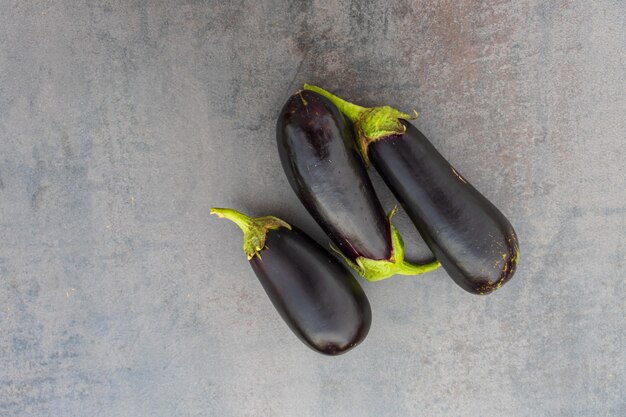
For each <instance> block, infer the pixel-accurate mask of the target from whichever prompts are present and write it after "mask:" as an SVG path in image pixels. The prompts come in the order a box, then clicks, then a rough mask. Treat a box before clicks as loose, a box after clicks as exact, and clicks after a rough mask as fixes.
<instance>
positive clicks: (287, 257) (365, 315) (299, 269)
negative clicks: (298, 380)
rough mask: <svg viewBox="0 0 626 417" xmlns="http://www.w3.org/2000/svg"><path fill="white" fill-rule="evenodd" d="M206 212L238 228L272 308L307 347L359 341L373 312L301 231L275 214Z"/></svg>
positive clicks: (326, 348) (325, 349) (335, 350)
mask: <svg viewBox="0 0 626 417" xmlns="http://www.w3.org/2000/svg"><path fill="white" fill-rule="evenodd" d="M211 213H213V214H216V215H218V216H219V217H222V218H226V219H229V220H232V221H233V222H235V223H236V224H237V225H238V226H239V227H240V228H241V230H242V231H243V234H244V243H243V249H244V252H245V253H246V255H247V257H248V261H249V262H250V265H251V266H252V269H253V270H254V272H255V274H256V276H257V277H258V279H259V281H261V284H262V285H263V288H264V289H265V292H266V293H267V295H268V297H269V298H270V300H271V301H272V303H273V304H274V307H275V308H276V310H278V312H279V313H280V315H281V316H282V318H283V320H285V322H286V323H287V325H288V326H289V327H290V328H291V330H292V331H293V332H294V333H295V334H296V335H297V336H298V337H299V338H300V340H302V341H303V342H304V343H305V344H306V345H307V346H309V347H310V348H312V349H313V350H315V351H317V352H320V353H323V354H326V355H338V354H341V353H344V352H347V351H348V350H350V349H352V348H353V347H355V346H356V345H358V344H359V343H361V342H362V341H363V340H364V339H365V337H366V336H367V333H368V331H369V328H370V325H371V322H372V311H371V309H370V304H369V301H368V300H367V297H366V296H365V293H364V292H363V289H362V288H361V286H360V285H359V283H358V282H357V281H356V279H355V278H354V277H353V276H352V274H351V273H350V271H348V270H347V269H346V268H345V267H344V266H343V265H342V264H341V262H339V261H338V260H337V259H335V258H334V257H333V256H332V255H331V254H330V253H329V252H328V251H327V250H325V249H324V248H323V247H321V246H320V245H318V244H317V243H316V242H315V241H314V240H313V239H311V238H310V237H309V236H308V235H306V234H305V233H304V232H302V231H301V230H299V229H298V228H296V227H294V226H291V225H289V224H288V223H286V222H285V221H283V220H281V219H278V218H276V217H272V216H267V217H259V218H254V219H253V218H250V217H248V216H246V215H244V214H242V213H239V212H237V211H235V210H232V209H226V208H213V209H211Z"/></svg>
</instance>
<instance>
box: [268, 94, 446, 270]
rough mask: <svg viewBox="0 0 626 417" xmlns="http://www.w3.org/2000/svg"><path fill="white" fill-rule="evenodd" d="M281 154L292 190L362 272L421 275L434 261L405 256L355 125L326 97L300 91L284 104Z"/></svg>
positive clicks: (279, 132)
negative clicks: (361, 149)
mask: <svg viewBox="0 0 626 417" xmlns="http://www.w3.org/2000/svg"><path fill="white" fill-rule="evenodd" d="M276 142H277V146H278V152H279V155H280V160H281V163H282V166H283V169H284V171H285V174H286V175H287V179H288V180H289V184H290V185H291V187H292V188H293V190H294V192H295V193H296V195H297V196H298V198H299V199H300V201H301V202H302V204H303V205H304V206H305V208H306V209H307V210H308V212H309V213H310V214H311V216H312V217H313V218H314V219H315V220H316V221H317V223H318V224H319V225H320V226H321V228H322V229H323V230H324V231H325V232H326V234H327V235H328V236H329V238H330V240H331V241H332V242H333V246H332V248H333V249H334V250H335V251H336V252H337V253H338V254H339V255H341V256H342V257H343V258H344V260H345V261H346V263H348V264H349V265H350V266H351V267H352V268H354V269H355V270H356V271H357V272H358V273H359V274H360V275H361V276H363V277H364V278H366V279H368V280H370V281H377V280H381V279H384V278H387V277H390V276H392V275H394V274H404V275H417V274H420V273H424V272H427V271H431V270H433V269H436V268H438V267H439V262H438V261H434V262H430V263H427V264H425V265H416V264H413V263H410V262H407V261H405V259H404V244H403V242H402V238H401V236H400V235H399V234H398V232H397V230H396V229H395V227H394V226H393V224H392V223H391V217H392V216H393V213H394V212H395V210H392V211H391V213H390V214H389V216H386V215H385V212H384V211H383V208H382V206H381V204H380V201H379V200H378V197H377V196H376V192H375V191H374V187H373V186H372V183H371V181H370V179H369V177H368V175H367V171H366V168H365V166H364V164H363V161H362V160H361V157H360V154H359V150H358V149H357V147H356V144H355V141H354V137H353V133H352V126H351V124H350V123H349V122H347V121H346V120H345V118H344V117H343V115H342V114H341V112H340V111H339V110H338V109H337V107H336V106H335V105H334V104H333V103H332V102H331V101H330V100H328V99H327V98H325V97H323V96H322V95H320V94H317V93H315V92H313V91H300V92H298V93H296V94H294V95H293V96H291V97H290V98H289V99H288V100H287V102H286V104H285V105H284V107H283V109H282V111H281V113H280V116H279V117H278V122H277V125H276Z"/></svg>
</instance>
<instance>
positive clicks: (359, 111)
mask: <svg viewBox="0 0 626 417" xmlns="http://www.w3.org/2000/svg"><path fill="white" fill-rule="evenodd" d="M304 89H305V90H310V91H314V92H316V93H318V94H320V95H322V96H324V97H326V98H327V99H328V100H330V101H331V102H332V103H333V104H334V105H335V106H337V108H338V109H339V111H340V112H341V113H343V115H344V116H346V117H347V118H348V119H350V121H352V123H353V124H354V129H355V133H356V138H357V144H358V146H359V151H360V153H361V157H362V158H363V161H364V162H365V165H366V166H369V163H370V161H369V156H368V154H367V151H368V147H369V144H370V143H372V142H375V141H377V140H380V139H383V138H385V137H387V136H391V135H401V134H403V133H404V132H405V131H406V126H404V124H402V122H401V120H411V119H415V118H417V116H418V113H417V112H416V111H415V110H413V113H414V114H413V115H410V114H408V113H403V112H401V111H400V110H397V109H394V108H393V107H390V106H382V107H371V108H369V107H361V106H358V105H356V104H353V103H350V102H348V101H346V100H344V99H342V98H340V97H337V96H336V95H334V94H332V93H330V92H328V91H326V90H324V89H323V88H320V87H317V86H314V85H310V84H304Z"/></svg>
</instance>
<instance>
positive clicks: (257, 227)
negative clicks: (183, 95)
mask: <svg viewBox="0 0 626 417" xmlns="http://www.w3.org/2000/svg"><path fill="white" fill-rule="evenodd" d="M211 214H215V215H216V216H218V217H220V218H222V219H228V220H230V221H232V222H233V223H235V224H236V225H237V226H239V228H240V229H241V231H242V232H243V251H244V252H245V253H246V256H247V257H248V260H250V259H252V258H254V257H255V256H258V257H259V258H260V257H261V255H260V253H259V252H260V251H261V250H262V249H263V248H264V247H265V236H266V235H267V232H268V231H270V230H276V229H278V228H279V227H285V228H287V229H289V230H291V226H290V225H289V223H287V222H286V221H284V220H281V219H279V218H278V217H274V216H264V217H257V218H252V217H249V216H246V215H245V214H243V213H240V212H238V211H237V210H233V209H229V208H219V207H214V208H212V209H211Z"/></svg>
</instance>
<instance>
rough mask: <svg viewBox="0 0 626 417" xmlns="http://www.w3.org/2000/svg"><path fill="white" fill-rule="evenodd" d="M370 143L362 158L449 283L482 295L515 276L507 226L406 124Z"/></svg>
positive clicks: (514, 248) (513, 240)
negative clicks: (395, 202)
mask: <svg viewBox="0 0 626 417" xmlns="http://www.w3.org/2000/svg"><path fill="white" fill-rule="evenodd" d="M401 122H402V124H403V125H404V126H405V127H406V131H405V133H404V134H396V135H390V136H387V137H383V138H381V139H379V140H376V141H373V142H372V143H370V144H369V147H368V156H369V159H370V161H371V163H372V165H373V166H374V167H375V168H376V170H377V171H378V173H379V174H380V176H381V177H382V178H383V180H384V181H385V183H386V185H387V186H388V187H389V188H390V189H391V191H392V192H393V194H394V195H395V197H396V198H397V199H398V201H399V202H400V204H401V205H402V207H403V208H404V210H405V211H406V213H407V214H408V216H409V217H410V218H411V220H412V221H413V223H414V224H415V225H416V227H417V229H418V230H419V232H420V234H421V235H422V237H423V238H424V240H425V242H426V243H427V244H428V246H429V247H430V249H431V251H432V252H433V254H434V255H435V256H436V257H437V259H439V261H440V262H441V265H442V266H443V268H444V269H445V270H446V272H447V273H448V274H449V275H450V276H451V277H452V279H453V280H454V281H455V282H456V283H457V284H458V285H460V286H461V287H462V288H463V289H465V290H466V291H468V292H470V293H475V294H487V293H490V292H492V291H494V290H495V289H497V288H500V287H501V286H502V284H504V283H505V282H507V281H508V280H509V279H511V277H512V276H513V274H514V273H515V270H516V267H517V261H518V259H519V244H518V241H517V236H516V234H515V231H514V230H513V227H512V226H511V223H509V221H508V220H507V218H506V217H505V216H504V215H503V214H502V213H501V212H500V211H499V210H498V209H497V208H496V207H495V206H494V205H493V204H492V203H491V202H490V201H489V200H488V199H487V198H485V197H484V196H483V195H482V194H481V193H479V192H478V191H477V190H476V189H475V188H474V187H473V186H472V185H471V184H470V183H469V182H467V180H465V178H463V177H462V176H461V175H460V174H459V173H458V172H457V171H456V170H455V169H454V168H453V167H452V166H451V165H450V164H449V163H448V161H447V160H446V159H445V158H444V157H443V156H442V155H441V154H440V153H439V152H438V151H437V150H436V149H435V147H434V146H433V145H432V144H431V143H430V141H429V140H428V139H427V138H426V137H425V136H424V135H423V134H422V133H421V132H420V131H419V130H418V129H417V128H416V127H415V126H413V125H412V124H410V123H408V122H406V121H405V120H401Z"/></svg>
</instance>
